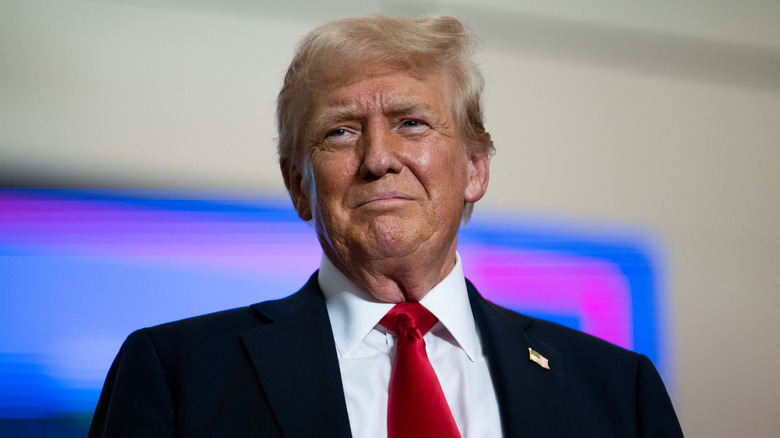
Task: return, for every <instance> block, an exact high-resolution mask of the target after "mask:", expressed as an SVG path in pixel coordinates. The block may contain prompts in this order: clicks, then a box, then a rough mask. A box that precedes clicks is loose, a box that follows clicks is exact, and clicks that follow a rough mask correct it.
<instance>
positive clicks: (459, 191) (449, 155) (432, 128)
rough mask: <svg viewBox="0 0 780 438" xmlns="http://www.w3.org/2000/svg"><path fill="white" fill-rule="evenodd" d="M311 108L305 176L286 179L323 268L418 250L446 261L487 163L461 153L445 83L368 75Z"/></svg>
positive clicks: (329, 92) (375, 71)
mask: <svg viewBox="0 0 780 438" xmlns="http://www.w3.org/2000/svg"><path fill="white" fill-rule="evenodd" d="M313 108H314V111H313V116H312V120H311V125H310V127H311V132H312V133H313V136H312V138H310V144H311V161H310V167H309V168H308V169H307V171H306V172H305V173H310V175H306V176H302V175H301V173H300V172H293V173H292V174H291V173H289V172H288V171H285V173H286V176H285V178H286V183H287V184H288V188H290V192H291V195H292V197H293V202H294V204H295V206H296V210H297V211H298V214H299V215H300V216H301V218H302V219H304V220H310V219H312V218H313V219H314V224H315V227H316V229H317V233H318V236H319V239H320V243H321V244H322V246H323V249H324V250H325V252H326V254H328V256H329V257H330V258H331V260H332V261H334V263H336V265H337V266H339V265H342V264H347V263H351V264H354V263H356V262H357V263H361V262H367V261H371V260H381V259H388V258H395V259H398V258H403V257H409V256H414V255H415V254H419V255H422V254H425V252H424V251H423V252H421V250H434V251H442V252H445V253H449V252H452V256H453V260H454V251H455V243H456V240H457V232H458V227H459V225H460V220H461V215H462V213H463V207H464V202H466V201H468V202H476V201H477V200H479V199H480V198H481V197H482V195H484V193H485V190H486V189H487V181H488V173H489V161H490V157H489V156H488V155H475V156H471V155H470V154H469V153H468V152H467V151H466V150H465V148H464V147H463V145H462V143H461V141H460V138H459V135H458V129H457V126H456V120H455V116H454V102H453V93H452V91H451V86H450V81H449V80H448V78H447V76H445V75H444V74H442V73H440V72H435V73H430V74H427V75H423V76H411V75H409V74H407V73H405V72H403V71H400V70H396V69H389V68H386V67H385V68H381V67H375V68H371V69H368V70H367V71H364V72H362V73H360V74H358V75H357V77H354V78H352V79H351V80H349V81H346V82H343V83H341V84H339V85H335V86H333V87H331V88H328V89H326V90H324V92H323V93H321V94H319V95H318V96H317V98H316V99H315V100H314V107H313ZM304 178H306V179H307V182H306V183H305V184H301V183H303V182H304V181H303V179H304ZM334 257H335V258H336V260H334ZM419 262H420V263H425V260H424V259H420V260H419Z"/></svg>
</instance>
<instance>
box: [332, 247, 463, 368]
mask: <svg viewBox="0 0 780 438" xmlns="http://www.w3.org/2000/svg"><path fill="white" fill-rule="evenodd" d="M317 280H318V282H319V285H320V289H322V292H323V294H324V295H325V305H326V306H327V309H328V317H329V318H330V324H331V328H332V330H333V338H334V340H335V342H336V348H337V349H338V351H339V355H340V356H341V357H347V356H349V354H350V353H351V352H352V351H353V350H354V349H355V348H356V347H357V346H358V345H359V344H360V343H361V342H362V341H363V339H365V337H366V336H368V334H369V333H370V332H371V330H373V329H374V327H375V326H376V325H377V324H378V323H379V320H381V319H382V317H383V316H385V314H386V313H387V312H388V311H389V310H390V309H391V308H393V304H392V303H385V302H382V301H378V300H377V299H376V298H374V297H373V296H372V295H371V294H370V293H368V292H367V291H365V290H363V289H361V288H360V287H358V286H357V285H355V284H354V283H352V282H351V281H350V280H349V279H348V278H347V277H346V276H344V274H342V273H341V272H340V271H339V270H338V269H337V268H336V267H335V266H334V265H333V263H331V261H330V260H329V259H328V257H327V256H325V254H323V255H322V261H321V262H320V271H319V274H318V276H317ZM420 304H422V305H423V306H425V308H426V309H428V310H429V311H430V312H431V313H433V314H434V315H435V316H436V317H437V318H438V319H439V322H440V323H441V324H442V325H443V326H444V327H445V328H446V329H447V330H448V331H449V332H450V334H451V335H452V337H453V338H455V341H456V342H457V343H458V345H459V346H460V348H461V349H463V351H464V352H465V353H466V355H467V356H468V357H469V359H470V360H471V361H475V360H476V358H477V347H478V339H477V329H476V325H475V323H474V316H473V315H472V314H471V305H470V304H469V297H468V292H467V289H466V280H465V277H464V276H463V266H462V265H461V261H460V255H459V254H457V253H456V254H455V267H454V268H453V269H452V271H451V272H450V273H449V274H447V276H446V277H445V278H444V279H443V280H442V281H441V282H440V283H439V284H437V285H436V286H434V288H433V289H431V291H430V292H428V293H427V294H426V295H425V297H423V299H422V300H420Z"/></svg>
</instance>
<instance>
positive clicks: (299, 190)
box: [279, 159, 312, 222]
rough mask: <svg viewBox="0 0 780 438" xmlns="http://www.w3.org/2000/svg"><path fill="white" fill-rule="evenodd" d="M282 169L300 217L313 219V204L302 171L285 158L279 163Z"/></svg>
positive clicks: (307, 219) (285, 183)
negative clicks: (310, 201)
mask: <svg viewBox="0 0 780 438" xmlns="http://www.w3.org/2000/svg"><path fill="white" fill-rule="evenodd" d="M279 167H280V168H281V170H282V178H284V185H285V186H286V187H287V191H288V192H290V199H292V203H293V207H295V211H297V212H298V217H300V218H301V219H303V220H305V221H307V222H308V221H310V220H311V219H312V215H311V204H310V203H309V191H308V190H307V188H306V182H305V181H304V176H303V174H302V173H301V171H300V170H299V169H298V168H297V167H296V166H293V165H292V163H290V160H287V159H283V160H281V162H280V163H279Z"/></svg>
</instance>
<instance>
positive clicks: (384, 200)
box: [356, 191, 412, 208]
mask: <svg viewBox="0 0 780 438" xmlns="http://www.w3.org/2000/svg"><path fill="white" fill-rule="evenodd" d="M411 200H412V197H411V196H409V195H407V194H406V193H403V192H396V191H392V192H381V193H374V194H372V195H371V196H368V197H366V198H365V199H363V200H361V201H360V202H359V203H358V204H357V207H356V208H360V207H364V206H372V207H373V206H377V207H378V206H391V205H395V204H398V203H403V202H406V201H411Z"/></svg>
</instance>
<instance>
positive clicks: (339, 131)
mask: <svg viewBox="0 0 780 438" xmlns="http://www.w3.org/2000/svg"><path fill="white" fill-rule="evenodd" d="M346 133H347V130H346V129H342V128H339V129H334V130H333V131H330V132H329V133H328V134H327V135H326V136H325V137H341V136H342V135H344V134H346Z"/></svg>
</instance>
